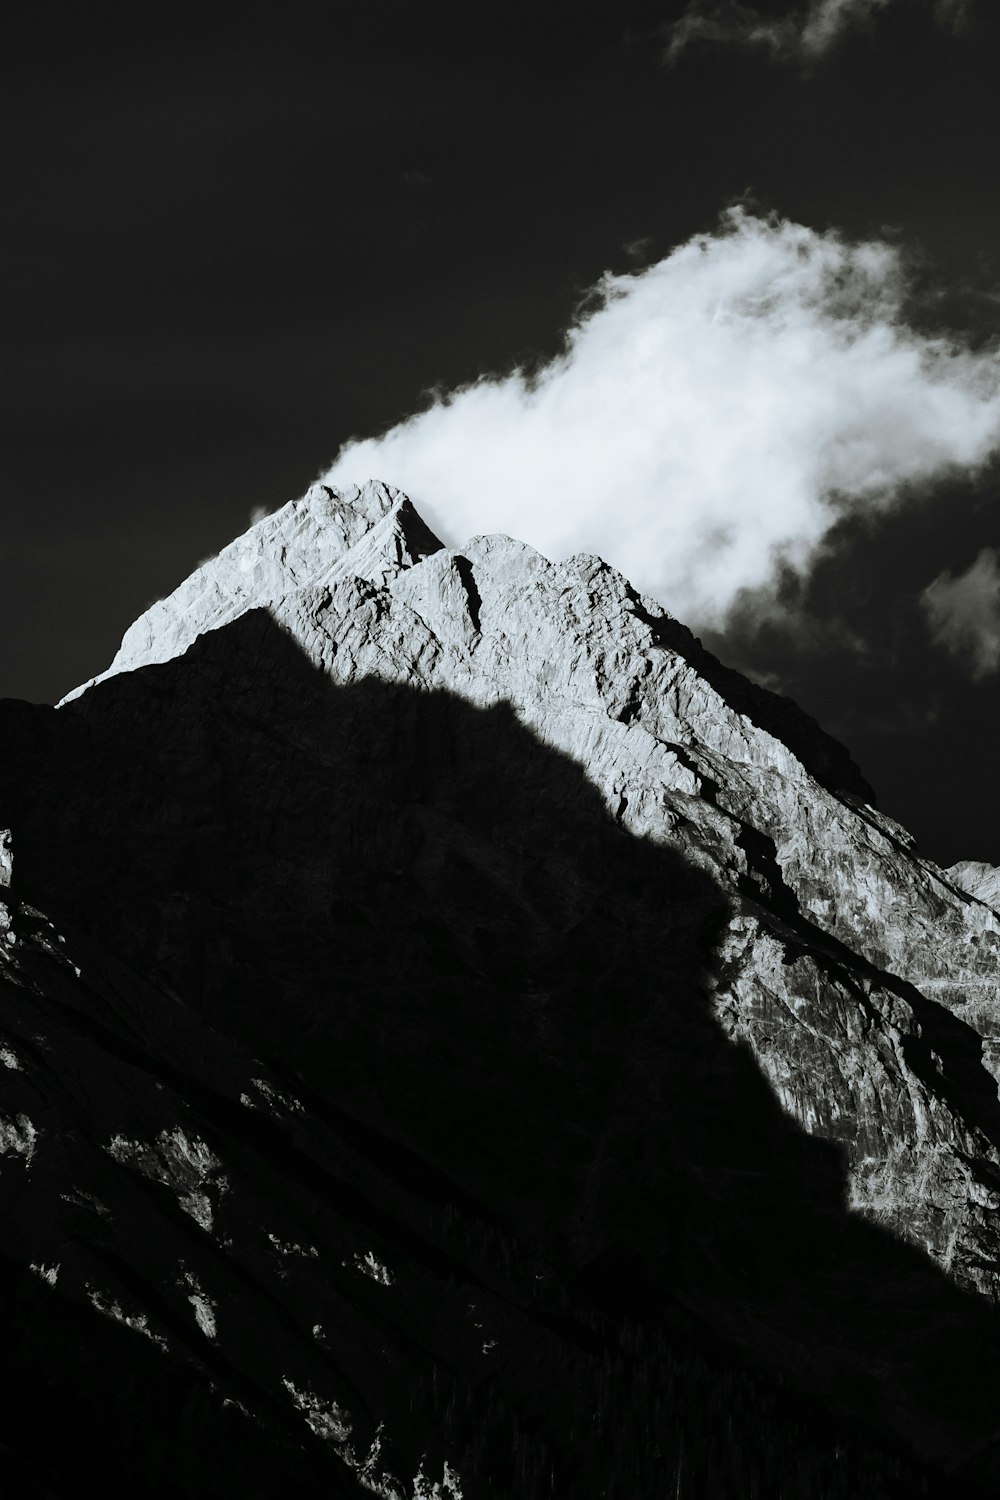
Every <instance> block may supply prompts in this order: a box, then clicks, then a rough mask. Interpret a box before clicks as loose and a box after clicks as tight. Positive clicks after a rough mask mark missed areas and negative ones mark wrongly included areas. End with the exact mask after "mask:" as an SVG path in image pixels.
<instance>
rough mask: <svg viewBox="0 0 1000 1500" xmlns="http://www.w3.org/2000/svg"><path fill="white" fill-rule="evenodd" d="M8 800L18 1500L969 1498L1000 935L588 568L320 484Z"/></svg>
mask: <svg viewBox="0 0 1000 1500" xmlns="http://www.w3.org/2000/svg"><path fill="white" fill-rule="evenodd" d="M0 761H2V767H0V825H2V826H3V828H5V829H7V830H9V831H8V833H7V834H6V835H5V836H4V838H3V839H2V840H0V885H2V887H3V896H4V900H3V903H2V908H0V929H2V933H0V957H2V964H0V985H2V993H3V1007H2V1010H0V1064H2V1067H0V1194H2V1203H3V1213H2V1217H0V1254H2V1256H3V1259H4V1264H5V1271H6V1275H5V1277H4V1282H3V1290H2V1292H0V1304H2V1307H3V1318H4V1329H5V1346H4V1347H5V1355H6V1358H5V1366H6V1378H7V1384H8V1389H7V1391H6V1393H5V1399H4V1401H3V1403H0V1459H2V1461H3V1465H4V1473H5V1477H6V1480H7V1485H8V1491H9V1493H11V1494H12V1495H20V1494H23V1495H26V1496H68V1495H70V1494H73V1495H76V1494H77V1493H78V1492H79V1491H80V1489H81V1488H85V1487H86V1486H88V1485H90V1484H92V1483H93V1484H100V1485H101V1486H102V1489H103V1490H104V1492H105V1493H107V1492H108V1490H109V1489H110V1490H111V1491H112V1492H115V1493H118V1492H120V1493H123V1494H126V1493H127V1494H130V1495H131V1494H135V1493H143V1494H147V1495H151V1496H164V1497H166V1496H168V1495H169V1496H176V1495H179V1494H183V1495H185V1496H197V1497H201V1496H205V1497H207V1496H221V1495H229V1494H239V1495H241V1496H247V1497H253V1496H259V1497H270V1496H278V1495H286V1494H295V1495H301V1496H307V1497H309V1496H320V1495H323V1496H331V1495H338V1494H342V1495H345V1496H346V1495H355V1494H357V1495H362V1494H365V1493H375V1494H378V1495H383V1496H388V1497H394V1500H399V1497H404V1500H411V1497H413V1500H428V1497H435V1500H477V1497H481V1496H482V1497H487V1496H516V1497H529V1500H530V1497H549V1496H552V1497H557V1500H561V1497H564V1496H568V1495H572V1496H574V1500H577V1497H579V1500H589V1497H594V1500H597V1497H604V1496H608V1497H623V1500H624V1497H629V1500H645V1497H650V1500H651V1497H653V1496H657V1497H659V1496H662V1495H671V1496H677V1497H679V1496H690V1497H703V1496H704V1497H716V1496H718V1497H722V1496H740V1497H744V1496H761V1497H764V1496H768V1497H770V1496H774V1495H779V1494H781V1495H785V1496H792V1497H795V1500H799V1497H801V1500H812V1497H816V1500H820V1497H823V1500H831V1497H833V1500H836V1497H839V1496H844V1497H848V1496H850V1497H851V1500H857V1497H868V1496H872V1497H874V1496H880V1497H881V1496H901V1495H904V1494H905V1495H907V1496H912V1495H920V1494H924V1495H937V1494H941V1495H944V1494H955V1493H962V1494H967V1495H976V1494H982V1495H986V1494H993V1493H995V1491H996V1487H997V1484H998V1482H1000V1442H998V1440H1000V1314H998V1311H997V1306H996V1302H997V1295H998V1291H1000V1281H998V1273H1000V1229H998V1216H997V1211H998V1209H1000V1099H998V1088H997V1080H998V1077H1000V1050H998V1049H1000V1027H998V1026H997V1021H996V1016H997V1007H996V1000H995V995H996V987H997V982H998V975H1000V957H998V955H1000V915H998V914H997V912H996V911H994V909H993V908H992V906H991V905H989V904H988V902H987V901H986V900H981V899H977V896H976V893H975V892H974V891H970V890H969V889H963V885H968V881H966V880H965V879H964V876H963V872H962V871H960V870H957V869H955V870H953V871H951V872H950V873H949V872H946V871H942V870H940V869H938V868H937V867H936V866H935V865H933V864H932V863H930V862H929V861H927V860H926V859H924V858H922V857H921V856H920V854H919V852H918V851H917V850H916V848H915V847H914V844H913V841H912V839H911V838H910V837H909V835H908V834H907V833H906V832H905V831H904V830H903V829H902V828H900V827H899V826H898V825H897V824H895V823H894V822H893V821H892V820H891V819H889V818H886V817H885V816H884V815H883V814H881V813H879V812H878V811H877V809H876V808H875V806H874V797H873V793H872V791H871V789H870V788H869V787H868V786H867V784H866V783H865V781H864V780H863V778H862V776H861V774H860V772H859V771H858V769H857V767H856V766H855V765H854V763H853V762H852V760H851V758H850V756H849V755H848V753H847V752H846V751H845V750H844V749H843V747H841V746H840V745H838V744H837V743H836V742H835V741H833V740H831V739H830V738H829V737H828V736H826V735H825V734H824V733H823V732H822V730H821V729H820V728H819V726H818V725H817V724H816V723H815V722H814V721H813V720H811V719H810V718H809V717H808V716H806V715H805V714H803V713H802V712H801V711H800V710H798V709H797V708H796V707H795V705H793V704H792V703H790V702H789V701H788V700H786V699H783V698H780V697H777V696H775V695H773V694H771V693H768V692H766V691H765V690H763V689H761V688H759V687H756V686H754V685H753V684H751V683H749V682H748V681H746V680H745V679H744V678H742V677H740V676H739V675H738V674H737V673H734V672H732V671H730V670H729V669H727V668H726V667H724V666H723V665H721V664H720V663H719V662H718V661H717V660H715V658H713V657H712V656H710V655H709V654H708V653H707V652H706V651H705V650H704V649H703V648H702V647H701V645H700V644H699V642H698V641H697V640H696V639H695V638H694V637H693V636H692V635H691V633H690V632H689V631H688V630H686V629H685V628H684V626H682V625H681V624H680V623H679V622H678V621H676V620H675V619H673V618H672V617H671V616H670V615H669V613H667V611H666V610H664V609H663V607H662V606H661V605H659V604H658V603H656V602H655V601H654V600H652V599H649V598H644V597H642V596H641V595H639V594H638V593H636V591H635V590H634V589H632V588H631V586H630V585H629V583H628V582H627V581H626V580H625V579H624V578H623V577H622V576H621V575H620V574H618V573H616V572H615V571H614V570H613V569H611V568H610V567H608V566H607V565H606V564H605V563H603V562H602V561H601V560H600V559H599V558H596V557H590V556H577V557H573V558H570V559H569V560H568V561H565V562H562V563H558V564H554V563H552V562H549V561H547V560H546V559H545V558H543V557H541V556H540V555H539V554H538V553H537V552H534V551H533V550H532V549H531V548H529V547H526V546H525V545H523V544H522V543H519V542H516V541H513V540H511V539H510V538H507V537H501V536H487V537H476V538H474V539H472V540H471V541H470V542H468V543H467V544H466V545H465V546H464V547H462V548H461V549H452V548H446V547H444V546H443V545H442V544H441V543H440V542H439V541H438V540H437V539H436V538H435V537H434V536H433V535H432V534H431V533H430V531H429V530H428V528H427V527H426V525H425V524H424V523H423V521H422V520H421V519H420V517H419V515H418V514H417V512H416V511H415V510H414V508H413V506H412V505H411V504H410V502H409V500H408V499H407V498H406V497H405V496H404V495H402V494H400V493H399V492H397V491H395V490H393V489H391V488H389V487H387V486H385V485H381V484H377V483H374V482H373V483H370V484H368V485H366V486H364V488H362V489H352V490H349V491H344V492H339V491H336V490H333V489H331V488H329V487H327V486H324V485H316V486H314V487H313V488H312V489H311V490H310V491H309V492H308V493H307V494H306V495H305V496H304V497H303V498H302V499H301V500H298V501H294V502H292V503H291V504H290V505H288V506H286V507H285V508H284V509H283V510H280V511H278V512H277V513H276V514H274V515H272V516H268V517H266V518H265V519H263V520H262V521H260V522H258V523H257V524H256V525H254V526H253V527H251V529H250V530H249V531H248V532H247V533H246V535H245V536H243V537H241V538H239V539H238V540H237V541H235V542H233V543H232V544H231V545H230V546H229V547H227V548H226V549H224V551H223V552H222V553H220V555H219V556H218V557H217V558H216V559H213V560H211V561H209V562H207V563H206V564H204V565H203V566H202V567H201V568H199V569H198V570H197V572H196V573H195V574H193V575H192V577H191V578H190V579H188V580H187V581H186V582H185V583H184V584H182V585H181V587H180V588H179V589H178V590H177V591H176V593H174V594H173V595H171V596H170V597H169V598H168V599H166V600H163V601H160V602H158V603H157V604H155V605H154V606H153V607H152V609H150V610H149V611H148V612H147V614H146V615H144V616H143V617H142V618H141V619H140V620H139V621H137V622H136V624H135V625H133V626H132V627H131V629H130V630H129V631H128V632H127V634H126V636H125V639H124V641H123V644H122V649H121V651H120V652H119V654H118V656H117V657H116V658H115V661H114V662H113V663H112V664H111V666H110V668H109V669H108V670H107V671H106V672H104V673H101V674H100V675H99V676H98V677H96V678H95V679H93V681H92V682H91V683H89V684H87V685H86V686H85V687H84V688H82V689H80V690H78V691H77V692H76V693H73V694H70V695H69V697H68V698H67V699H66V700H65V701H64V702H63V703H62V704H61V705H60V706H58V707H57V708H50V707H47V706H40V705H33V704H26V703H22V702H17V701H12V700H6V701H4V702H3V703H0ZM976 889H977V890H978V887H977V888H976Z"/></svg>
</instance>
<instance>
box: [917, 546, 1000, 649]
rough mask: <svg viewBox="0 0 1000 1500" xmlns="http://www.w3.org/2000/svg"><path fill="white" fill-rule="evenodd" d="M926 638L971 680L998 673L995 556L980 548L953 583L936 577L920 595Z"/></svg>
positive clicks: (998, 566)
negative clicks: (958, 663)
mask: <svg viewBox="0 0 1000 1500" xmlns="http://www.w3.org/2000/svg"><path fill="white" fill-rule="evenodd" d="M921 602H922V604H923V606H924V609H925V610H926V611H927V618H928V620H929V622H930V629H931V635H932V636H933V638H934V640H935V641H936V642H937V643H938V644H939V645H941V646H943V647H945V649H946V650H948V651H950V652H951V653H952V655H953V656H956V657H958V659H959V661H961V662H962V663H963V664H964V665H965V667H966V669H967V670H968V671H969V673H970V674H971V675H972V677H973V678H982V677H987V676H989V675H991V674H992V673H995V672H996V671H997V670H998V668H1000V555H998V553H997V549H996V548H995V547H984V548H983V549H982V551H981V552H980V553H979V555H978V557H977V558H976V560H975V561H974V562H973V563H971V564H970V565H969V567H968V568H966V570H965V572H964V573H959V574H958V576H957V577H955V576H954V575H953V574H951V573H949V572H944V573H940V574H939V575H938V576H937V578H935V579H934V580H933V582H931V583H929V584H928V585H927V587H926V589H924V591H923V593H922V595H921Z"/></svg>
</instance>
